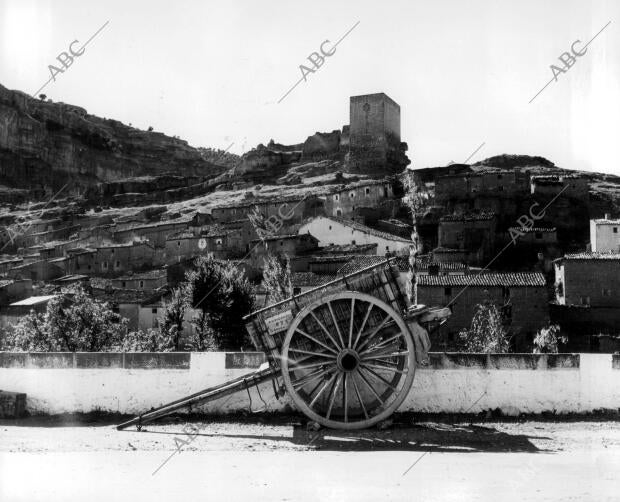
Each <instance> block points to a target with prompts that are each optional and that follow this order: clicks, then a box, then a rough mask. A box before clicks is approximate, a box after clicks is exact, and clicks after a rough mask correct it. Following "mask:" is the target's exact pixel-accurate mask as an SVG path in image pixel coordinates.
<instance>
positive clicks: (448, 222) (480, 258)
mask: <svg viewBox="0 0 620 502" xmlns="http://www.w3.org/2000/svg"><path fill="white" fill-rule="evenodd" d="M496 226H497V218H496V216H495V213H493V212H489V211H482V212H480V213H468V214H453V215H448V216H444V217H442V218H441V219H440V220H439V228H438V244H439V245H438V248H439V249H436V250H435V251H433V253H435V252H438V253H439V252H441V249H442V248H446V249H449V250H457V251H461V253H462V254H463V259H464V260H465V261H466V262H467V263H472V264H481V263H482V262H485V261H488V260H489V259H490V258H491V255H492V254H493V252H494V250H495V239H496ZM459 258H461V257H459ZM442 261H444V260H442ZM446 261H447V260H446ZM450 261H455V260H450Z"/></svg>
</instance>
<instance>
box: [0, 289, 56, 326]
mask: <svg viewBox="0 0 620 502" xmlns="http://www.w3.org/2000/svg"><path fill="white" fill-rule="evenodd" d="M55 296H56V295H44V296H30V297H28V298H25V299H23V300H20V301H17V302H13V303H11V304H10V305H8V306H6V307H3V308H2V312H0V328H8V327H9V326H12V325H15V324H16V323H18V322H19V320H20V319H21V318H22V317H24V316H26V315H28V314H29V313H30V312H35V313H36V314H43V313H45V311H46V310H47V304H48V303H49V301H50V300H51V299H52V298H54V297H55Z"/></svg>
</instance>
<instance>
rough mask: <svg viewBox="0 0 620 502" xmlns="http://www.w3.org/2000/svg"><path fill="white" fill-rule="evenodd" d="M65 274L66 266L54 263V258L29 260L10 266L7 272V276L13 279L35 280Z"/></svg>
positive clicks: (50, 278)
mask: <svg viewBox="0 0 620 502" xmlns="http://www.w3.org/2000/svg"><path fill="white" fill-rule="evenodd" d="M59 259H60V260H62V258H59ZM63 275H65V269H64V267H63V266H62V265H60V264H57V263H53V260H51V261H50V260H36V261H28V262H27V263H23V264H21V265H17V266H15V267H12V268H10V269H9V271H8V272H7V276H8V277H11V278H13V279H31V280H32V281H35V282H39V281H52V280H54V279H57V278H58V277H62V276H63Z"/></svg>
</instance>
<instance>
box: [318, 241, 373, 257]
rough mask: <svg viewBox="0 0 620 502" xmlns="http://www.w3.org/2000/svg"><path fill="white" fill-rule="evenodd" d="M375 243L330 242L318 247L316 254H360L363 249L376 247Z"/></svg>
mask: <svg viewBox="0 0 620 502" xmlns="http://www.w3.org/2000/svg"><path fill="white" fill-rule="evenodd" d="M377 246H378V244H377V243H374V244H332V245H330V246H325V247H322V248H320V249H319V251H318V252H317V253H316V254H322V255H337V254H350V255H355V254H362V253H363V252H364V251H370V250H372V249H376V248H377Z"/></svg>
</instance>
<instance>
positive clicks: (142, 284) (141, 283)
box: [140, 281, 144, 289]
mask: <svg viewBox="0 0 620 502" xmlns="http://www.w3.org/2000/svg"><path fill="white" fill-rule="evenodd" d="M143 287H144V281H140V289H142V288H143Z"/></svg>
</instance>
